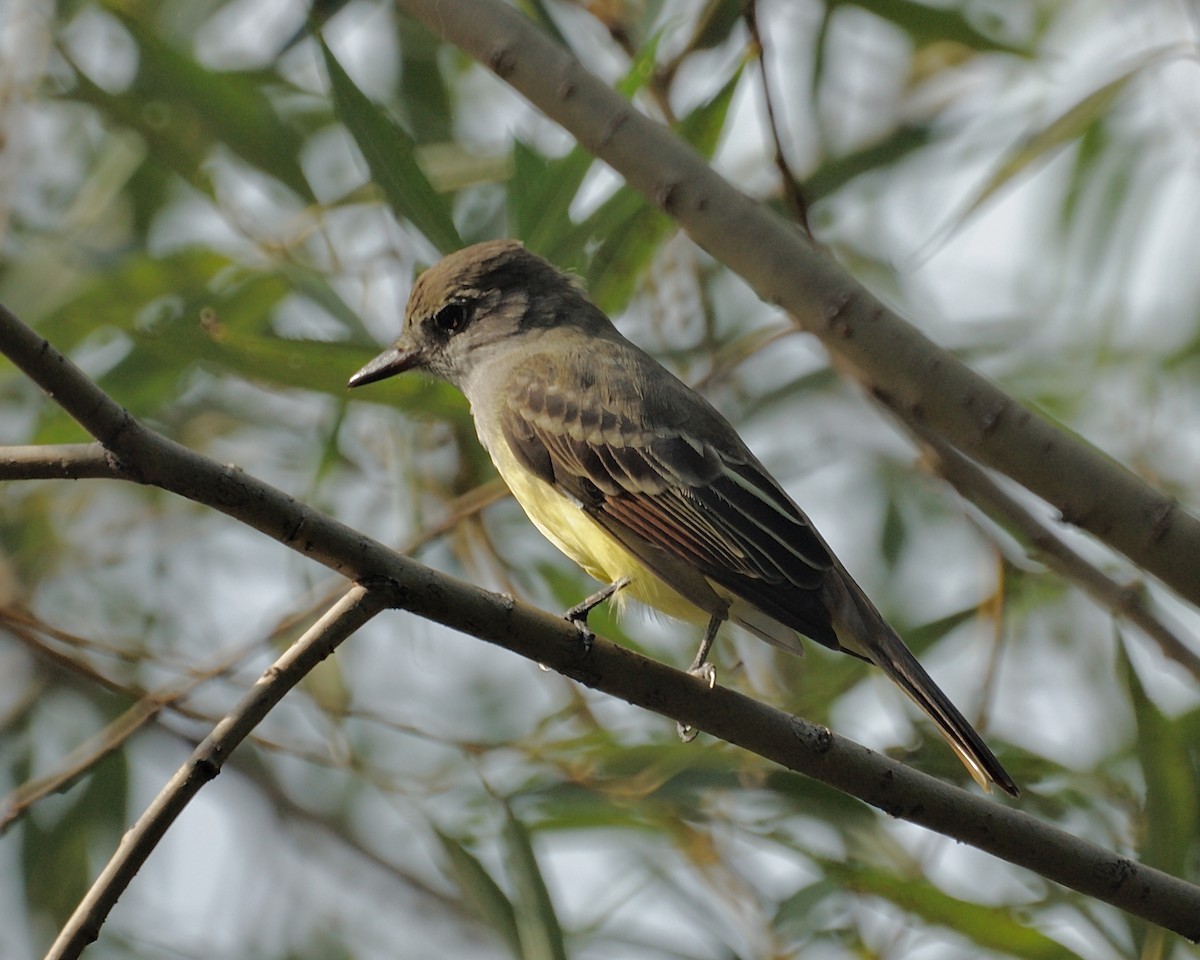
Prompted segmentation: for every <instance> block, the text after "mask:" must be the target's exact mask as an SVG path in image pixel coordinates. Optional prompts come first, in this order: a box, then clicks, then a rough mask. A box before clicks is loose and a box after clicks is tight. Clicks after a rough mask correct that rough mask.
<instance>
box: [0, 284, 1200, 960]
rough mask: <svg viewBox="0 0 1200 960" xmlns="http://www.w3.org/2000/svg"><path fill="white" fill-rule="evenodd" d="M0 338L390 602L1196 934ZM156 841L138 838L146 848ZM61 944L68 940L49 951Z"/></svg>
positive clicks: (169, 471)
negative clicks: (383, 534)
mask: <svg viewBox="0 0 1200 960" xmlns="http://www.w3.org/2000/svg"><path fill="white" fill-rule="evenodd" d="M0 352H3V353H4V354H6V355H7V356H8V357H9V358H10V359H11V360H12V361H13V362H14V363H16V365H17V366H18V367H20V368H21V369H22V370H23V371H24V372H25V373H26V374H27V375H28V376H29V377H30V378H31V379H33V380H34V381H35V382H36V383H38V384H39V385H41V386H42V387H43V388H44V389H46V390H47V392H49V393H51V394H52V395H53V396H54V398H55V399H56V400H57V401H58V402H59V403H60V404H61V405H62V406H63V408H64V409H65V410H66V411H67V412H68V413H69V414H70V415H71V416H72V417H74V418H75V419H76V420H78V421H79V422H80V423H81V424H82V425H83V426H84V427H85V429H87V430H89V432H92V433H93V434H94V435H96V436H97V438H98V439H102V440H103V441H105V442H106V446H108V448H109V449H110V452H111V453H112V454H113V455H114V456H115V457H116V458H117V460H118V461H119V462H120V464H121V466H122V468H123V469H124V470H125V471H126V474H127V475H128V476H130V477H137V478H138V479H139V480H141V481H142V482H145V483H153V484H155V485H157V486H160V487H162V488H163V489H165V490H168V491H171V492H174V493H177V494H179V495H180V496H183V497H186V498H188V499H190V500H194V501H196V502H197V503H201V504H205V505H207V506H210V507H214V508H215V509H218V510H220V511H222V512H223V513H225V514H227V515H229V516H231V517H234V518H235V519H238V520H240V521H242V522H243V523H246V524H248V525H249V526H251V527H253V528H254V529H256V530H259V531H261V532H263V533H266V534H267V535H268V536H271V537H273V538H274V539H276V540H279V541H280V542H281V543H283V544H284V545H286V546H288V547H290V548H291V549H293V550H295V551H297V552H299V553H301V554H303V555H305V556H307V557H311V558H312V559H314V560H317V561H318V562H320V563H323V564H324V565H325V566H327V567H329V568H331V569H333V570H336V571H338V572H340V573H342V574H344V575H345V576H347V577H351V578H353V579H355V580H357V581H359V582H360V583H371V584H379V585H380V589H381V590H383V591H384V593H385V595H386V596H385V600H386V602H388V603H391V604H392V605H394V606H396V607H400V608H403V609H405V610H408V611H411V612H412V613H415V614H417V615H418V616H422V617H426V618H428V619H431V620H435V621H437V622H438V623H441V624H444V625H446V626H449V627H453V628H454V629H457V630H461V631H463V632H464V633H469V634H471V635H473V636H476V637H479V638H480V639H483V640H487V641H489V642H491V643H495V644H497V645H499V646H503V647H505V648H507V649H509V650H512V651H513V652H515V653H518V654H520V655H522V656H524V657H527V658H528V659H530V660H532V661H534V662H536V663H540V664H544V665H545V666H547V667H550V668H552V669H555V670H557V671H559V672H560V673H563V674H565V675H566V676H568V677H571V678H572V679H574V680H577V681H579V682H580V683H583V684H586V685H587V686H590V687H593V688H595V689H597V690H601V691H603V692H605V693H608V694H611V695H612V696H616V697H620V698H621V699H623V700H626V701H628V702H629V703H632V704H634V705H636V706H640V707H644V708H646V709H648V710H652V711H654V712H655V713H659V714H662V715H663V716H665V717H670V718H672V719H673V720H675V721H676V722H679V723H683V724H686V725H688V726H692V727H696V728H697V729H700V730H703V731H705V732H707V733H710V734H712V735H713V736H716V737H719V738H720V739H723V740H727V741H729V742H730V743H733V744H736V745H738V746H741V747H744V748H745V749H747V750H750V751H752V752H754V753H757V754H758V755H760V756H762V757H765V758H767V759H769V760H773V761H775V762H776V763H779V764H781V765H782V766H785V767H787V768H789V769H791V770H794V771H796V772H797V773H802V774H804V775H806V776H809V777H812V778H813V779H816V780H820V781H821V782H823V783H826V784H828V785H829V786H832V787H834V788H836V789H838V790H841V791H843V792H845V793H848V794H850V795H852V796H855V797H858V798H859V799H860V800H862V801H864V802H865V803H868V804H870V805H871V806H874V807H877V808H878V809H880V810H883V811H884V812H885V813H888V814H889V815H891V816H894V817H897V818H900V819H904V820H908V821H910V822H912V823H916V824H919V825H920V826H924V827H926V828H928V829H930V830H934V831H936V832H938V833H942V834H944V835H945V836H948V837H952V838H954V839H956V840H959V841H962V842H964V843H969V844H971V845H972V846H975V847H978V848H979V849H981V850H985V851H987V852H989V853H992V854H994V855H995V856H997V857H1000V858H1001V859H1004V860H1007V861H1009V862H1010V863H1014V864H1016V865H1018V866H1023V867H1026V868H1027V869H1030V870H1033V871H1035V872H1036V873H1039V874H1041V875H1042V876H1044V877H1046V878H1048V879H1051V880H1054V881H1056V882H1058V883H1061V884H1063V885H1064V886H1068V887H1071V888H1072V889H1074V890H1077V891H1079V892H1080V893H1083V894H1085V895H1087V896H1090V897H1095V898H1096V899H1099V900H1103V901H1105V902H1106V903H1111V904H1113V905H1114V906H1117V907H1119V908H1121V909H1123V910H1126V911H1128V912H1129V913H1132V914H1135V915H1137V916H1140V917H1143V918H1145V919H1147V920H1149V921H1151V922H1152V923H1156V924H1159V925H1160V926H1163V927H1165V928H1167V929H1169V930H1173V931H1175V932H1177V933H1180V934H1182V935H1183V936H1185V937H1187V938H1188V939H1191V940H1196V939H1200V887H1196V886H1193V885H1191V884H1188V883H1186V882H1185V881H1183V880H1180V879H1177V878H1175V877H1171V876H1169V875H1168V874H1165V873H1163V872H1162V871H1159V870H1155V869H1153V868H1150V867H1146V866H1143V865H1140V864H1137V863H1135V862H1134V861H1132V860H1130V859H1128V858H1126V857H1123V856H1120V855H1118V854H1116V853H1114V852H1112V851H1109V850H1106V849H1104V848H1103V847H1100V846H1098V845H1097V844H1094V843H1091V842H1090V841H1086V840H1083V839H1080V838H1078V837H1074V836H1072V835H1071V834H1069V833H1067V832H1066V831H1064V830H1060V829H1058V828H1057V827H1054V826H1051V825H1050V824H1046V823H1043V822H1041V821H1040V820H1038V819H1036V818H1035V817H1033V816H1031V815H1029V814H1027V813H1023V812H1022V811H1019V810H1016V809H1011V808H1008V807H1005V806H1002V805H1001V804H999V803H997V802H995V801H993V800H990V799H988V798H985V797H981V796H977V795H975V794H971V793H968V792H966V791H964V790H962V789H959V788H957V787H953V786H950V785H949V784H945V783H942V782H941V781H939V780H935V779H934V778H933V777H930V776H927V775H926V774H922V773H918V772H917V771H915V770H911V769H909V768H908V767H905V766H904V765H903V764H901V763H898V762H896V761H894V760H891V759H890V758H888V757H884V756H882V755H880V754H877V753H874V752H872V751H870V750H868V749H867V748H865V747H863V746H860V745H859V744H856V743H854V742H853V741H850V740H846V739H844V738H842V737H839V736H837V735H836V734H833V733H832V732H830V731H829V730H828V729H826V728H824V727H820V726H817V725H815V724H812V723H809V722H807V721H805V720H802V719H800V718H799V717H793V716H789V715H788V714H786V713H783V712H782V711H779V710H775V709H773V708H771V707H768V706H766V705H764V704H761V703H758V702H757V701H755V700H752V699H750V698H749V697H746V696H744V695H742V694H739V693H736V692H734V691H731V690H726V689H724V688H722V687H716V688H713V689H709V687H708V685H707V684H706V683H704V682H703V681H701V680H699V679H697V678H696V677H693V676H690V675H689V674H686V673H683V672H681V671H679V670H675V669H673V668H671V667H668V666H666V665H664V664H661V663H658V662H656V661H654V660H650V659H647V658H646V657H643V656H640V655H638V654H636V653H634V652H632V651H630V650H626V649H624V648H622V647H619V646H617V645H615V644H613V643H611V642H609V641H606V640H604V639H603V638H597V639H596V641H595V643H594V644H593V645H592V647H591V650H590V651H587V652H585V651H584V649H583V648H582V645H581V644H580V643H579V634H578V632H577V631H576V629H575V627H574V626H573V625H571V624H568V623H567V622H566V621H565V620H563V619H562V618H560V617H557V616H554V615H552V614H549V613H546V612H544V611H542V610H538V609H537V608H535V607H531V606H529V605H528V604H524V603H521V602H519V601H516V600H514V599H513V598H511V597H504V596H500V595H498V594H494V593H490V592H488V591H486V590H481V589H479V588H478V587H474V586H472V585H470V584H468V583H464V582H463V581H461V580H457V579H455V578H453V577H449V576H446V575H445V574H440V573H438V572H436V571H434V570H431V569H429V568H428V567H425V566H423V565H422V564H419V563H416V562H415V561H413V560H411V559H409V558H408V557H405V556H401V555H400V554H397V553H395V552H393V551H391V550H388V549H387V548H386V547H384V546H383V545H382V544H380V543H378V542H376V541H375V540H372V539H371V538H370V537H368V536H366V535H364V534H361V533H357V532H356V531H354V530H351V529H350V528H349V527H346V526H345V525H344V524H341V523H338V522H337V521H336V520H332V519H330V518H329V517H326V516H325V515H323V514H321V513H319V512H318V511H316V510H313V509H311V508H310V507H307V506H305V505H304V504H301V503H299V502H297V501H296V500H294V499H293V498H291V497H289V496H287V495H286V494H284V493H282V492H280V491H278V490H276V489H274V488H273V487H270V486H268V485H267V484H265V483H263V482H262V481H260V480H257V479H255V478H254V477H251V476H248V475H247V474H245V473H242V472H241V471H240V470H237V469H236V468H234V467H231V466H221V465H220V464H217V463H215V462H213V461H211V460H209V459H207V458H206V457H203V456H201V455H199V454H197V453H195V452H194V451H192V450H188V449H187V448H186V447H183V446H181V445H180V444H178V443H175V442H174V441H172V440H169V439H167V438H166V437H163V436H161V435H159V434H157V433H155V432H154V431H152V430H150V429H148V428H146V427H145V426H144V425H142V424H141V423H139V422H138V421H137V420H135V419H134V418H133V417H132V416H131V415H130V414H129V413H128V412H127V411H125V410H124V409H122V408H121V407H120V405H118V404H117V403H116V402H115V401H113V400H112V399H111V398H110V397H108V396H107V395H106V394H105V393H104V392H103V391H102V390H101V389H100V388H99V387H98V386H97V385H96V384H94V383H93V382H92V381H90V380H89V379H88V378H87V377H86V376H85V375H84V374H83V373H82V371H80V370H79V368H78V367H76V366H75V365H74V364H73V363H72V362H71V361H70V360H68V359H67V358H66V357H64V356H63V355H62V354H60V353H59V352H58V351H57V350H55V349H54V348H53V347H52V346H51V345H50V344H49V343H47V342H46V341H45V340H44V339H42V338H41V337H39V336H37V334H35V333H34V332H33V331H32V330H30V329H29V328H28V327H26V326H24V325H23V324H22V323H21V322H20V321H19V320H17V319H16V317H14V316H13V315H12V314H11V313H10V312H9V311H8V310H6V309H5V308H3V307H2V306H0ZM364 602H365V601H364ZM364 609H365V608H364ZM364 619H365V617H364ZM310 633H311V631H310ZM297 656H298V654H297ZM318 659H319V658H318ZM313 662H315V661H313ZM255 691H258V687H256V688H255ZM255 691H252V695H257V694H256V693H255ZM262 693H263V695H266V693H265V692H262ZM272 695H273V694H272ZM278 695H279V696H282V691H280V692H279V694H278ZM272 702H273V701H272ZM218 729H222V730H223V729H224V728H222V727H219V728H218ZM238 729H239V730H240V727H239V728H238ZM215 733H216V731H214V735H215ZM241 736H244V733H241V734H240V735H239V737H238V739H239V740H240V738H241ZM203 769H207V767H203V768H196V771H195V775H198V774H199V773H201V772H203ZM179 776H182V772H181V774H180V775H178V776H177V779H179ZM183 779H184V780H185V781H186V783H187V784H188V785H187V786H183V785H177V788H178V790H180V791H182V790H185V789H193V787H195V788H198V786H199V784H198V783H193V779H194V776H193V774H189V775H188V776H187V777H183ZM193 792H194V789H193ZM172 796H173V798H174V799H173V800H172V801H171V802H172V803H179V802H180V799H181V798H182V796H183V794H182V793H180V792H176V793H174V794H172ZM173 809H174V808H169V809H168V812H170V810H173ZM175 812H176V813H177V811H175ZM149 815H150V814H149V812H148V813H147V815H146V816H149ZM164 815H165V814H164ZM171 815H172V816H173V815H175V814H174V813H171ZM156 829H157V828H156ZM164 829H165V827H164ZM157 836H161V833H158V834H156V835H155V838H157ZM142 842H144V841H142ZM122 851H124V846H123V847H122ZM147 852H148V851H146V850H144V849H143V850H142V851H141V853H139V856H141V857H143V858H144V856H145V854H146V853H147ZM120 856H121V858H122V863H123V866H121V867H120V868H119V870H120V871H130V870H136V864H133V862H132V861H131V860H129V859H128V858H129V854H128V853H127V852H121V853H120ZM140 862H141V861H140V860H138V861H137V863H140ZM112 869H114V870H115V869H118V868H112ZM129 875H130V876H131V875H132V873H129ZM105 876H106V877H107V876H108V871H107V870H106V873H105ZM121 876H125V874H124V872H122V873H121ZM105 882H106V883H110V882H113V881H110V880H106V881H105ZM123 883H128V877H125V879H124V880H123ZM94 909H95V906H94V905H93V904H92V902H91V900H90V899H89V904H88V906H87V907H86V909H85V908H84V906H83V905H81V910H83V911H84V912H83V915H82V918H81V920H80V921H79V924H78V925H77V932H76V933H75V934H73V935H72V936H73V937H85V938H87V939H92V938H94V937H95V935H96V930H97V928H96V926H95V922H94V921H92V920H89V919H88V917H90V916H92V914H91V911H92V910H94ZM85 942H86V941H85ZM58 955H61V956H69V955H71V954H68V953H62V954H52V956H58Z"/></svg>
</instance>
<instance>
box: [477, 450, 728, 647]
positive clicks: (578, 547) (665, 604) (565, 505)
mask: <svg viewBox="0 0 1200 960" xmlns="http://www.w3.org/2000/svg"><path fill="white" fill-rule="evenodd" d="M499 446H501V447H503V448H504V449H502V450H501V451H491V453H492V460H493V462H494V463H495V464H496V469H497V470H498V471H499V472H500V476H501V477H503V478H504V482H505V483H507V484H508V488H509V490H511V491H512V495H513V496H514V497H516V499H517V503H519V504H520V505H521V507H522V509H524V511H525V513H526V515H527V516H528V517H529V519H530V520H532V521H533V523H534V526H536V527H537V528H538V529H539V530H540V531H542V534H543V535H544V536H545V537H546V539H547V540H549V541H550V542H551V543H552V544H554V545H555V546H556V547H558V549H559V550H561V551H562V552H563V553H565V554H566V555H567V556H568V557H570V558H571V559H572V560H574V561H575V562H576V563H577V564H579V566H581V567H583V569H584V570H586V571H587V573H588V575H589V576H592V577H595V578H596V579H597V580H599V581H600V582H601V583H615V582H616V581H617V580H620V579H621V578H622V577H628V578H629V585H628V586H627V587H625V588H624V589H623V590H620V591H618V592H617V593H616V594H615V597H614V599H615V600H616V601H617V602H618V603H620V602H622V601H623V600H625V599H628V598H633V599H634V600H640V601H641V602H642V603H645V604H647V605H649V606H651V607H654V608H655V609H656V610H660V611H662V612H663V613H665V614H666V615H667V616H669V617H675V618H677V619H680V620H686V621H689V622H691V623H708V620H709V615H708V614H707V613H705V612H704V611H703V610H701V609H700V608H699V607H697V606H696V605H695V604H694V603H691V602H690V601H688V600H686V599H684V598H683V597H682V596H680V595H679V594H678V593H677V592H676V591H675V590H672V589H671V588H670V587H669V586H667V584H666V583H665V582H663V581H662V580H661V579H660V578H659V577H658V576H656V575H655V574H654V573H653V572H652V571H651V570H650V569H649V568H648V567H646V566H645V564H643V563H642V562H641V561H640V560H638V559H637V557H635V556H634V555H633V554H631V553H630V552H629V551H628V550H626V549H625V548H624V547H623V546H621V544H620V543H619V542H618V541H617V540H615V539H613V537H611V536H610V535H609V534H608V532H607V531H606V530H605V529H604V528H603V527H601V526H600V525H599V524H597V523H596V522H595V521H594V520H592V519H591V518H590V517H589V516H588V515H587V514H586V513H584V512H583V509H582V508H581V507H580V506H579V504H578V503H576V502H575V501H573V500H571V499H569V498H567V497H565V496H563V495H562V494H561V493H559V492H558V491H557V490H555V489H554V487H552V486H550V484H548V483H546V482H545V481H544V480H541V479H540V478H538V477H536V476H534V475H533V474H532V473H530V472H529V471H528V470H526V469H525V468H524V467H522V466H521V465H520V464H518V463H517V461H516V458H515V457H513V455H512V453H511V452H510V451H508V449H507V445H505V444H500V445H499ZM498 453H499V455H497V454H498Z"/></svg>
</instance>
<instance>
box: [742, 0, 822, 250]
mask: <svg viewBox="0 0 1200 960" xmlns="http://www.w3.org/2000/svg"><path fill="white" fill-rule="evenodd" d="M743 16H744V17H745V19H746V26H747V27H749V28H750V37H751V39H752V40H753V42H754V48H755V51H756V52H757V54H758V72H759V75H760V76H761V77H762V89H763V103H764V104H766V107H767V125H768V126H769V127H770V128H771V141H772V142H773V143H774V145H775V169H777V170H778V171H779V179H780V180H781V182H782V184H783V197H784V200H785V201H786V202H787V205H788V207H789V208H791V211H792V216H794V217H795V218H796V222H797V223H799V224H800V226H801V227H803V228H804V232H805V233H806V234H808V237H809V239H810V240H811V239H812V235H813V233H812V228H811V227H810V226H809V225H808V201H807V200H806V199H805V198H804V193H803V191H801V189H800V181H799V180H797V179H796V176H795V174H793V173H792V167H791V164H789V163H788V160H787V155H786V154H785V153H784V152H783V134H782V128H781V127H780V123H779V120H778V119H777V118H776V116H775V99H774V98H773V97H772V96H771V78H770V77H769V76H768V74H767V48H766V46H765V45H764V44H763V38H762V35H761V34H760V33H759V32H758V2H757V0H749V2H748V3H747V4H746V9H745V12H744V14H743Z"/></svg>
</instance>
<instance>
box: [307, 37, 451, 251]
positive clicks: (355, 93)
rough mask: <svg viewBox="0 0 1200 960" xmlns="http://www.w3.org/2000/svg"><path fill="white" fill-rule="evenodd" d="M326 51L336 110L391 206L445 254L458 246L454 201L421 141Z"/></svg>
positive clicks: (326, 49)
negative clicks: (420, 155)
mask: <svg viewBox="0 0 1200 960" xmlns="http://www.w3.org/2000/svg"><path fill="white" fill-rule="evenodd" d="M321 53H322V54H323V55H324V57H325V67H326V69H327V70H328V71H329V84H330V88H331V90H332V92H333V108H334V113H335V114H336V115H337V118H338V119H339V120H341V122H342V123H343V124H345V126H346V129H347V130H348V131H349V132H350V135H351V136H352V137H353V138H354V142H355V143H356V144H357V145H358V149H359V150H360V151H361V152H362V155H363V157H364V159H365V160H366V161H367V167H368V168H369V169H370V171H371V179H372V180H374V181H375V183H376V184H378V185H379V187H380V189H382V190H383V194H384V196H385V197H386V198H387V202H388V204H389V206H391V208H392V210H393V211H394V212H395V214H396V216H397V217H399V218H401V219H406V220H408V221H410V222H411V223H412V225H413V226H414V227H416V228H417V229H418V230H420V231H421V232H422V233H423V234H424V235H425V236H426V237H427V238H428V239H429V242H430V243H432V244H433V245H434V246H435V247H437V249H438V250H440V251H441V252H442V253H451V252H453V251H454V250H458V249H459V248H460V247H462V246H463V241H462V238H461V237H460V236H459V235H458V229H457V228H456V227H455V226H454V219H453V217H452V216H451V213H450V204H449V203H448V202H447V201H446V199H445V198H444V197H443V196H442V195H441V194H439V193H438V192H437V191H436V190H435V189H434V188H433V185H432V184H431V183H430V182H429V178H428V177H426V176H425V173H424V172H423V171H422V170H421V166H420V164H419V163H417V155H416V146H417V145H416V142H415V141H414V140H413V138H412V137H410V136H409V135H408V134H407V133H405V132H404V131H403V130H401V129H400V127H399V126H398V125H397V124H396V122H395V121H394V120H392V118H391V117H389V116H388V115H387V114H386V113H384V112H383V110H381V109H380V108H379V107H378V106H376V105H375V104H374V103H372V102H371V100H370V99H368V98H367V96H366V95H365V94H364V93H363V92H362V91H361V90H359V89H358V87H357V86H355V84H354V81H353V80H351V79H350V77H349V76H348V75H347V74H346V71H345V70H343V69H342V66H341V64H339V63H338V62H337V59H336V58H335V57H334V56H333V54H332V52H330V50H329V47H328V46H326V44H325V42H324V41H321Z"/></svg>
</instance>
